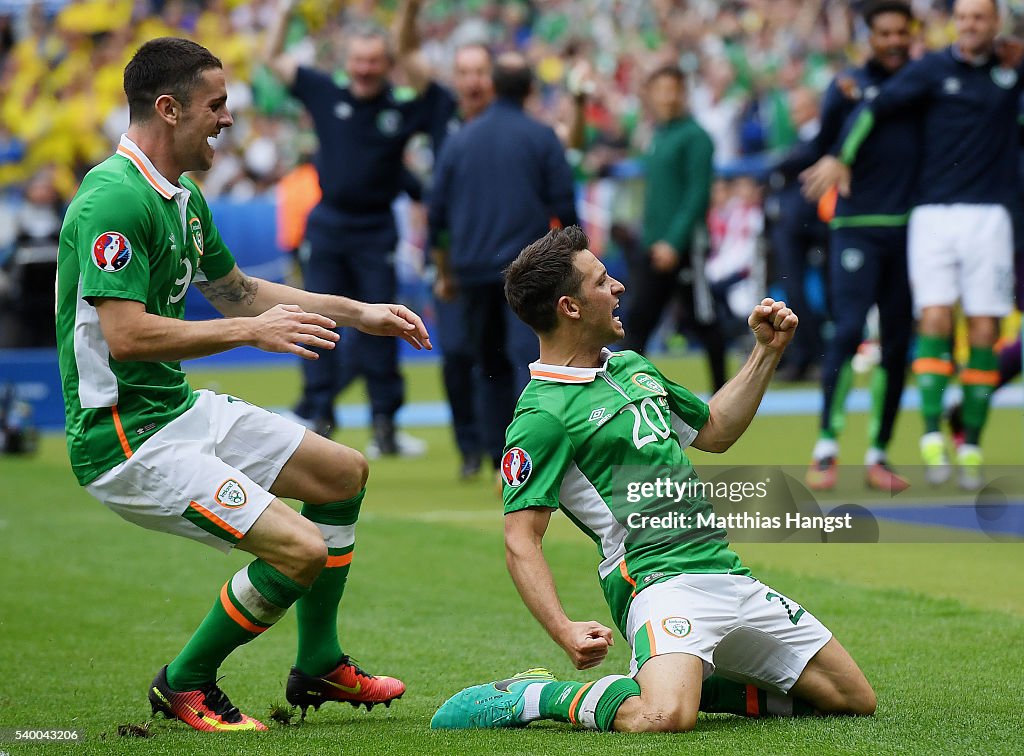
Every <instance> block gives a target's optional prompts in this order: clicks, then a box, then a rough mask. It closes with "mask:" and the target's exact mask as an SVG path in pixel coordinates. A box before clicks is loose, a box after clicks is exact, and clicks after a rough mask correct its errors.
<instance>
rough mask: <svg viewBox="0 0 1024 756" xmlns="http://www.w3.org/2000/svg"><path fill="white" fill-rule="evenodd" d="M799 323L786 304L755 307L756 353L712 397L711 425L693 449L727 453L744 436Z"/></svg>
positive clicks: (751, 321)
mask: <svg viewBox="0 0 1024 756" xmlns="http://www.w3.org/2000/svg"><path fill="white" fill-rule="evenodd" d="M798 323H799V320H798V319H797V316H796V313H794V312H793V311H792V310H791V309H790V308H788V307H786V303H785V302H776V301H775V300H774V299H768V298H766V299H762V300H761V304H759V305H757V306H756V307H754V310H753V312H751V313H750V317H749V318H747V324H748V325H749V326H750V330H751V331H753V332H754V338H755V339H756V340H757V343H756V344H755V345H754V350H753V351H752V352H751V353H750V357H749V358H747V362H746V364H745V365H744V366H743V367H742V368H741V369H740V372H739V373H737V374H736V376H735V377H734V378H733V379H732V380H731V381H729V382H728V383H727V384H725V385H724V386H723V387H722V388H721V389H720V390H719V391H718V393H717V394H715V395H714V396H713V397H711V401H710V402H709V403H708V406H709V409H710V410H711V412H710V415H709V416H708V421H707V423H705V424H704V427H703V428H701V429H700V432H699V433H698V434H697V437H696V438H695V439H694V440H693V446H695V447H697V448H698V449H700V450H701V451H709V452H723V451H725V450H726V449H728V448H729V447H730V446H732V445H733V444H734V443H736V440H737V439H738V438H739V437H740V436H742V435H743V431H745V430H746V429H747V426H749V425H750V421H751V420H753V419H754V415H755V413H756V412H757V408H758V407H759V406H761V398H762V397H763V396H764V392H765V390H766V389H767V388H768V384H769V383H770V382H771V379H772V375H774V374H775V368H776V367H777V366H778V364H779V358H781V357H782V353H783V352H784V351H785V349H786V346H787V345H788V344H789V342H790V341H792V340H793V334H794V333H795V332H796V327H797V324H798Z"/></svg>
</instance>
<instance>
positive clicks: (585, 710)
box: [576, 675, 627, 730]
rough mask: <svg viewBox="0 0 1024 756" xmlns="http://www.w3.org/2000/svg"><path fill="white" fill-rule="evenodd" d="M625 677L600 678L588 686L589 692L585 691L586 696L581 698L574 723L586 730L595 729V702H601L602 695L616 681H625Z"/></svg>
mask: <svg viewBox="0 0 1024 756" xmlns="http://www.w3.org/2000/svg"><path fill="white" fill-rule="evenodd" d="M626 679H627V678H626V676H625V675H608V677H602V678H601V679H600V680H598V681H597V682H595V683H594V684H593V685H591V686H590V690H588V691H587V693H586V695H585V696H583V700H582V701H581V702H580V710H579V713H578V714H577V715H576V721H578V722H579V723H580V724H581V725H583V726H584V727H586V728H587V729H588V730H596V729H597V702H598V701H600V700H601V696H603V695H604V693H605V691H606V690H608V686H610V685H611V684H612V683H613V682H615V681H616V680H626Z"/></svg>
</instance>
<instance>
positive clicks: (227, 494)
mask: <svg viewBox="0 0 1024 756" xmlns="http://www.w3.org/2000/svg"><path fill="white" fill-rule="evenodd" d="M214 498H215V499H216V500H217V503H218V504H220V505H221V506H224V507H227V508H228V509H238V507H242V506H245V502H246V501H248V499H247V497H246V495H245V489H244V488H242V484H241V483H239V482H238V481H237V480H233V479H231V478H228V479H227V480H225V481H224V482H223V483H221V484H220V488H218V489H217V494H216V496H214Z"/></svg>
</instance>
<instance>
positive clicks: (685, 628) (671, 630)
mask: <svg viewBox="0 0 1024 756" xmlns="http://www.w3.org/2000/svg"><path fill="white" fill-rule="evenodd" d="M661 626H662V628H664V630H665V632H666V633H668V634H669V635H674V636H675V637H676V638H685V637H686V636H687V635H689V634H690V631H691V630H693V625H691V624H690V620H688V619H686V617H666V618H665V619H663V620H662V621H661Z"/></svg>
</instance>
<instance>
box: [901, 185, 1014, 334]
mask: <svg viewBox="0 0 1024 756" xmlns="http://www.w3.org/2000/svg"><path fill="white" fill-rule="evenodd" d="M907 265H908V271H909V273H910V290H911V293H912V294H913V297H914V314H915V315H920V314H921V310H922V309H923V308H925V307H934V306H945V307H949V306H952V305H954V304H956V303H957V302H958V301H959V302H960V306H961V308H962V309H963V311H964V314H965V315H968V316H978V317H985V316H988V317H997V318H1001V317H1003V316H1005V315H1009V314H1010V312H1011V310H1012V309H1013V224H1012V223H1011V221H1010V213H1009V212H1008V211H1007V210H1006V208H1005V207H1003V206H1002V205H921V206H920V207H915V208H914V209H913V210H912V211H911V213H910V221H909V224H908V227H907Z"/></svg>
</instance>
